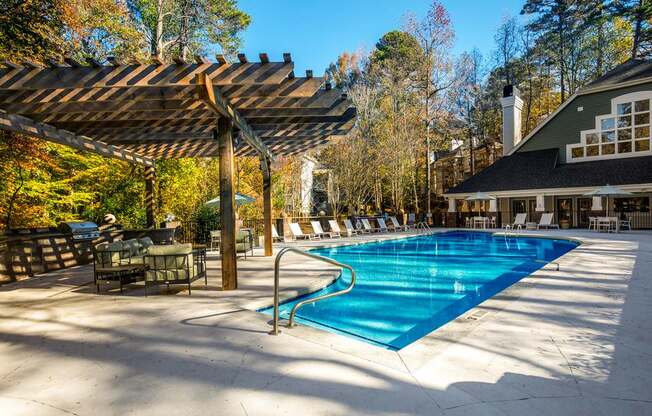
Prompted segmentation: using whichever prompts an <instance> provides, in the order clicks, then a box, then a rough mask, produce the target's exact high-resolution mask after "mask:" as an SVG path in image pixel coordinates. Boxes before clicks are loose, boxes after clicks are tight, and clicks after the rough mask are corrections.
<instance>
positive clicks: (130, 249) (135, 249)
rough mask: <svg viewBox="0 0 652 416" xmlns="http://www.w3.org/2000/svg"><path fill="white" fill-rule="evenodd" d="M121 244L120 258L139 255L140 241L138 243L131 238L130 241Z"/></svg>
mask: <svg viewBox="0 0 652 416" xmlns="http://www.w3.org/2000/svg"><path fill="white" fill-rule="evenodd" d="M122 244H123V254H122V258H127V257H130V256H137V255H139V254H140V253H141V250H142V247H143V245H142V244H141V243H140V241H138V240H137V239H135V238H132V239H131V240H126V241H123V242H122Z"/></svg>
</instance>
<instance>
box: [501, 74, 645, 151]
mask: <svg viewBox="0 0 652 416" xmlns="http://www.w3.org/2000/svg"><path fill="white" fill-rule="evenodd" d="M650 82H652V77H646V78H639V79H636V80H633V81H627V82H621V83H618V84H613V85H605V86H601V87H593V88H586V89H582V90H580V91H578V92H576V93H575V94H573V95H571V96H570V97H568V99H567V100H566V101H564V102H563V103H561V105H560V106H559V107H557V109H556V110H555V111H553V112H552V113H551V114H550V115H549V116H548V117H546V118H545V119H544V120H543V121H542V122H541V123H539V124H537V126H536V127H535V128H534V129H533V130H532V131H531V132H530V133H529V134H528V135H527V136H525V138H523V139H522V140H521V141H520V142H519V143H518V144H517V145H516V146H514V148H513V149H512V150H511V151H510V152H509V154H508V156H509V155H513V154H514V153H516V152H517V151H518V149H520V148H521V147H522V146H523V145H524V144H525V143H526V142H527V141H528V140H530V139H531V138H532V137H533V136H534V135H536V134H537V133H538V132H539V130H541V129H542V128H543V127H544V126H545V125H546V124H548V123H549V122H550V120H552V119H553V118H555V117H556V116H557V114H559V113H560V112H561V110H563V109H564V108H566V107H567V106H568V105H569V104H570V103H572V102H573V100H575V98H577V97H579V96H582V95H590V94H595V93H598V92H604V91H611V90H617V89H619V88H626V87H631V86H634V85H639V84H646V83H650Z"/></svg>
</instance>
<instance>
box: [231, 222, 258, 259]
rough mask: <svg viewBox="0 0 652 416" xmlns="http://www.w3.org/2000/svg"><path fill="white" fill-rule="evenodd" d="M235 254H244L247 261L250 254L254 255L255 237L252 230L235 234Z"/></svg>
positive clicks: (239, 231)
mask: <svg viewBox="0 0 652 416" xmlns="http://www.w3.org/2000/svg"><path fill="white" fill-rule="evenodd" d="M235 252H236V253H244V257H245V259H246V258H247V253H248V252H251V255H252V256H253V255H254V236H253V233H252V232H251V230H248V229H247V230H238V232H237V233H236V234H235Z"/></svg>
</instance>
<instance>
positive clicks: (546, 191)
mask: <svg viewBox="0 0 652 416" xmlns="http://www.w3.org/2000/svg"><path fill="white" fill-rule="evenodd" d="M618 187H619V188H621V189H623V190H625V191H629V192H652V183H641V184H630V185H618ZM595 188H597V186H584V187H575V188H540V189H522V190H507V191H487V192H486V193H488V194H490V195H491V196H494V197H496V198H508V197H517V196H529V197H534V196H536V195H545V196H557V195H578V194H579V195H582V194H585V193H587V192H590V191H593V190H595ZM474 193H475V192H468V193H467V192H465V193H445V194H444V197H445V198H456V199H462V198H466V197H467V196H471V195H473V194H474Z"/></svg>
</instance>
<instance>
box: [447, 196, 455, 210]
mask: <svg viewBox="0 0 652 416" xmlns="http://www.w3.org/2000/svg"><path fill="white" fill-rule="evenodd" d="M448 212H457V201H456V200H455V198H448Z"/></svg>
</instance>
